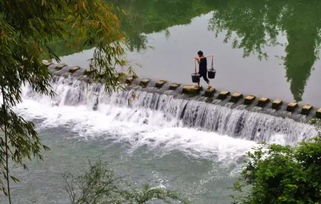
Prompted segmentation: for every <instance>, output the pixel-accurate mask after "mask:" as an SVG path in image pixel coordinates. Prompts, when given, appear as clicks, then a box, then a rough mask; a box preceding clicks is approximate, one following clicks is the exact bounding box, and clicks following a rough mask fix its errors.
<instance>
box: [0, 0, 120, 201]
mask: <svg viewBox="0 0 321 204" xmlns="http://www.w3.org/2000/svg"><path fill="white" fill-rule="evenodd" d="M64 39H73V41H72V42H71V44H72V45H73V46H75V47H81V46H86V45H90V46H94V47H95V51H94V56H93V58H92V59H91V67H92V68H99V70H100V73H97V75H98V74H99V76H100V80H101V76H103V79H104V80H103V81H104V82H105V83H106V87H107V88H108V89H109V90H114V89H115V88H117V86H118V85H119V83H118V80H117V76H116V70H115V66H117V65H123V64H124V63H125V61H124V60H123V58H122V55H123V53H124V47H123V45H124V43H125V40H124V35H123V33H122V32H121V31H120V26H119V22H118V18H117V16H116V15H115V14H114V13H113V8H112V7H111V6H110V5H108V4H107V3H105V2H104V1H103V0H55V1H51V0H41V1H40V0H15V1H12V0H0V90H1V92H0V95H1V98H2V99H1V100H0V104H1V105H2V107H1V110H0V128H1V132H0V176H1V177H0V189H1V191H2V192H3V193H4V194H5V195H8V197H9V203H11V196H10V182H9V181H10V180H14V181H17V179H16V178H14V177H12V176H11V174H10V169H9V166H10V165H9V163H10V161H13V162H14V163H17V164H19V165H22V166H25V165H24V163H23V161H24V159H32V158H33V157H35V156H36V157H40V158H41V151H42V150H44V149H47V147H45V146H43V145H42V144H41V141H40V139H39V137H38V135H37V132H36V131H35V129H34V125H33V124H32V123H31V122H28V121H25V120H24V119H23V118H21V117H20V116H18V115H16V113H15V112H14V111H13V109H12V108H13V107H14V106H15V105H16V104H17V103H19V102H21V100H22V99H21V86H22V85H24V84H26V83H28V84H30V85H31V87H32V89H33V90H34V91H35V92H37V93H40V94H47V95H53V94H54V93H53V92H52V90H51V87H50V79H51V75H50V73H49V72H48V69H47V67H46V66H44V65H42V64H41V61H42V59H44V58H47V59H55V60H58V61H59V57H58V56H57V55H56V54H55V52H54V51H53V50H51V49H50V47H49V46H48V44H49V43H50V42H51V41H53V40H64ZM93 77H97V76H93ZM10 178H11V179H10Z"/></svg>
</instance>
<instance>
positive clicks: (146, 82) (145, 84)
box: [139, 79, 150, 87]
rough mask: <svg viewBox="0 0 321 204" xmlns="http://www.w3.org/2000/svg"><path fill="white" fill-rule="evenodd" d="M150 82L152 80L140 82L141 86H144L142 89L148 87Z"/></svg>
mask: <svg viewBox="0 0 321 204" xmlns="http://www.w3.org/2000/svg"><path fill="white" fill-rule="evenodd" d="M149 82H150V79H142V80H141V81H140V82H139V85H140V86H142V87H146V86H147V85H148V84H149Z"/></svg>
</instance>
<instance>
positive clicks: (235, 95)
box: [231, 92, 243, 103]
mask: <svg viewBox="0 0 321 204" xmlns="http://www.w3.org/2000/svg"><path fill="white" fill-rule="evenodd" d="M242 97H243V94H241V93H238V92H235V93H232V95H231V102H234V103H237V102H238V101H239V100H240V99H241V98H242Z"/></svg>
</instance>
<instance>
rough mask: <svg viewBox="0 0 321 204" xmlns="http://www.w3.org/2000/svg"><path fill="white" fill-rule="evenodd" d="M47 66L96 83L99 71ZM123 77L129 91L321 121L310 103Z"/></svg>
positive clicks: (48, 64) (68, 75)
mask: <svg viewBox="0 0 321 204" xmlns="http://www.w3.org/2000/svg"><path fill="white" fill-rule="evenodd" d="M43 64H44V65H45V66H47V67H48V69H49V71H50V72H51V73H53V74H54V75H56V76H64V77H74V78H75V79H78V80H85V81H88V83H92V81H91V79H90V77H89V75H90V74H91V73H92V72H94V71H95V70H89V69H84V68H81V67H79V66H73V67H71V66H68V65H66V64H54V63H50V62H48V61H43ZM119 75H120V76H121V78H122V81H123V83H124V85H125V89H134V90H141V91H146V92H152V93H153V92H154V93H162V94H167V95H174V96H175V97H177V98H182V99H189V100H198V101H204V102H207V103H215V104H217V105H222V106H224V105H226V104H229V107H230V108H236V109H239V108H243V109H247V110H249V111H255V112H262V113H265V114H269V115H274V116H278V117H287V118H291V119H294V120H296V121H301V122H306V121H308V120H309V119H311V118H314V117H316V118H321V108H319V109H318V108H315V107H313V106H312V105H309V104H306V105H300V104H298V103H296V102H290V103H287V102H284V101H282V100H280V99H270V98H267V97H257V96H254V95H243V94H242V93H238V92H232V93H231V92H229V91H227V90H222V91H218V90H216V89H215V88H211V89H203V88H201V87H196V86H195V85H181V84H179V83H172V82H168V81H166V80H152V79H150V78H139V77H137V76H127V75H126V74H125V73H120V74H119Z"/></svg>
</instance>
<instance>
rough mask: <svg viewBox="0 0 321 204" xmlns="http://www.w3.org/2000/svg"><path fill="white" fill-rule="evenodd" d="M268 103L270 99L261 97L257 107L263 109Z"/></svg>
mask: <svg viewBox="0 0 321 204" xmlns="http://www.w3.org/2000/svg"><path fill="white" fill-rule="evenodd" d="M269 102H270V99H269V98H265V97H263V98H260V99H259V101H258V103H257V105H258V106H260V107H262V108H263V107H264V106H266V105H267V104H268V103H269Z"/></svg>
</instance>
